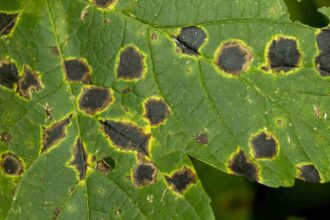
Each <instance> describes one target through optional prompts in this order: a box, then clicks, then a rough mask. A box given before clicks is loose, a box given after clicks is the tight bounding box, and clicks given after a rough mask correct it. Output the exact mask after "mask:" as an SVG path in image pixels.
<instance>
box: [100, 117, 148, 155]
mask: <svg viewBox="0 0 330 220" xmlns="http://www.w3.org/2000/svg"><path fill="white" fill-rule="evenodd" d="M100 123H101V126H102V130H103V131H104V133H105V134H106V135H107V136H108V137H109V138H110V140H111V141H112V143H114V144H115V145H116V146H118V147H120V148H122V149H124V150H135V151H137V152H140V153H142V154H144V155H149V153H148V144H149V139H150V134H145V133H144V132H143V130H142V129H141V128H139V127H137V126H136V125H133V124H131V123H124V122H119V121H113V120H100Z"/></svg>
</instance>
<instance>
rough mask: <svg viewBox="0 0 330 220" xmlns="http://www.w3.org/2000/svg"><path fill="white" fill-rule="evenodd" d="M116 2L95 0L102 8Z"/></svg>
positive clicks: (114, 0)
mask: <svg viewBox="0 0 330 220" xmlns="http://www.w3.org/2000/svg"><path fill="white" fill-rule="evenodd" d="M115 2H116V0H94V3H95V4H96V5H97V6H98V7H101V8H107V7H109V6H110V5H111V4H113V3H115Z"/></svg>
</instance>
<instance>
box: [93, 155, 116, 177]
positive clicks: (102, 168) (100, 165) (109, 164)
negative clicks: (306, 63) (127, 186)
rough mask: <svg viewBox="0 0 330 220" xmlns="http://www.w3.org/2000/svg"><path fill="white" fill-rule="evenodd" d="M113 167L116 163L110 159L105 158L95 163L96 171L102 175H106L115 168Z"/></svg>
mask: <svg viewBox="0 0 330 220" xmlns="http://www.w3.org/2000/svg"><path fill="white" fill-rule="evenodd" d="M115 166H116V162H115V160H114V159H112V157H105V158H103V159H101V160H99V161H97V164H96V170H97V171H99V172H100V173H102V174H104V175H107V174H109V173H110V171H111V170H113V169H114V168H115Z"/></svg>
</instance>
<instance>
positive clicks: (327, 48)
mask: <svg viewBox="0 0 330 220" xmlns="http://www.w3.org/2000/svg"><path fill="white" fill-rule="evenodd" d="M316 40H317V45H318V47H319V50H320V54H319V55H318V56H317V57H316V61H315V62H316V66H317V67H318V69H319V71H320V74H321V76H330V29H323V30H322V31H321V33H319V34H318V35H317V38H316Z"/></svg>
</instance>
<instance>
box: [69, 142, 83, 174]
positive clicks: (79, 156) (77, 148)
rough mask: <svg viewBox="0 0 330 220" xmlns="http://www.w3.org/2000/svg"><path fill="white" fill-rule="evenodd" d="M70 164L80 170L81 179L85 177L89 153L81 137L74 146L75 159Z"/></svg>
mask: <svg viewBox="0 0 330 220" xmlns="http://www.w3.org/2000/svg"><path fill="white" fill-rule="evenodd" d="M70 164H71V165H72V166H74V167H75V168H76V169H77V171H78V172H79V179H80V180H83V179H85V176H86V170H87V154H86V151H85V149H84V145H83V143H82V142H81V140H80V139H78V140H77V142H76V144H75V145H74V147H73V160H72V161H71V163H70Z"/></svg>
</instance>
